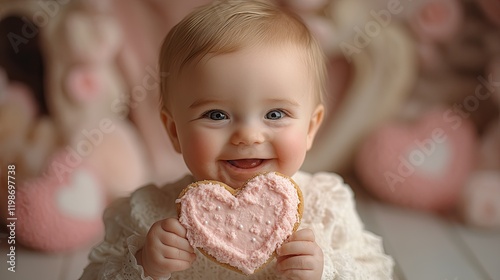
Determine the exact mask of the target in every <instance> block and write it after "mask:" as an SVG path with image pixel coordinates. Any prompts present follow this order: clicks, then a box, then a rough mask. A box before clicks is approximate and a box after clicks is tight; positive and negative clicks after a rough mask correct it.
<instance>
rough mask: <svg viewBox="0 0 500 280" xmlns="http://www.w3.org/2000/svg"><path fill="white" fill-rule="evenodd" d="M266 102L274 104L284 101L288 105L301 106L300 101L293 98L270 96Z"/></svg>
mask: <svg viewBox="0 0 500 280" xmlns="http://www.w3.org/2000/svg"><path fill="white" fill-rule="evenodd" d="M266 102H268V103H273V104H283V103H284V104H286V105H289V106H293V107H299V106H300V104H299V102H297V101H295V100H293V99H280V98H269V99H266Z"/></svg>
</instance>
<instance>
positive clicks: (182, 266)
mask: <svg viewBox="0 0 500 280" xmlns="http://www.w3.org/2000/svg"><path fill="white" fill-rule="evenodd" d="M163 267H164V268H165V269H166V270H167V271H171V272H175V271H183V270H186V269H188V268H190V267H191V262H188V261H184V260H173V259H168V260H167V261H166V262H165V264H164V265H163Z"/></svg>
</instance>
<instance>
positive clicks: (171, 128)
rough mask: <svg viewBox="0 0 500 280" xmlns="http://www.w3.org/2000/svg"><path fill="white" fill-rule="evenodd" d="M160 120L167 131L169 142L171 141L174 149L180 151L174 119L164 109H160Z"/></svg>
mask: <svg viewBox="0 0 500 280" xmlns="http://www.w3.org/2000/svg"><path fill="white" fill-rule="evenodd" d="M161 120H162V122H163V126H164V127H165V130H166V131H167V134H168V137H169V138H170V142H172V146H174V149H175V151H176V152H178V153H181V145H180V144H179V136H178V135H177V127H176V125H175V122H174V119H173V118H172V115H171V114H170V113H169V112H167V111H166V110H165V109H164V110H161Z"/></svg>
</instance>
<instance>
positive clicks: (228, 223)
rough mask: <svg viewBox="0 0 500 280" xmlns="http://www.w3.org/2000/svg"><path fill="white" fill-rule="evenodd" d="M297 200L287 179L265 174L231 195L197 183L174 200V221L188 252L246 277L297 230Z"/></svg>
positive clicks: (220, 185)
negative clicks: (180, 228)
mask: <svg viewBox="0 0 500 280" xmlns="http://www.w3.org/2000/svg"><path fill="white" fill-rule="evenodd" d="M301 201H302V195H301V192H300V189H299V188H298V186H297V185H296V184H295V183H294V182H293V180H292V179H290V178H288V177H286V176H284V175H281V174H278V173H275V172H271V173H265V174H260V175H257V176H255V177H254V178H252V179H250V180H249V181H248V182H247V183H246V185H245V186H244V187H243V188H241V189H239V190H234V189H232V188H231V187H229V186H227V185H225V184H224V183H220V182H216V181H199V182H196V183H193V184H191V185H189V186H188V187H187V188H186V189H185V190H184V191H183V192H182V193H181V195H180V196H179V199H178V200H177V203H179V204H178V212H179V221H180V223H181V224H182V225H183V226H184V227H185V228H186V230H187V239H188V240H189V242H190V244H191V246H193V247H196V248H199V249H200V251H201V252H202V253H204V254H205V255H207V256H208V257H209V258H210V259H212V260H216V261H217V262H219V263H221V264H223V265H225V266H229V267H230V268H235V269H236V270H238V271H240V272H242V273H244V274H252V273H254V272H255V270H256V269H258V268H260V267H262V266H263V265H264V264H266V263H267V262H269V261H270V260H271V259H272V257H273V253H274V252H275V250H276V249H277V248H278V247H280V246H281V244H282V243H283V241H285V240H286V239H287V238H288V237H289V236H290V235H291V234H292V233H293V232H294V231H295V230H296V229H297V227H298V225H299V223H300V218H301V214H302V207H303V206H302V202H301Z"/></svg>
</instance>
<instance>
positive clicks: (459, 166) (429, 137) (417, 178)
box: [355, 109, 476, 210]
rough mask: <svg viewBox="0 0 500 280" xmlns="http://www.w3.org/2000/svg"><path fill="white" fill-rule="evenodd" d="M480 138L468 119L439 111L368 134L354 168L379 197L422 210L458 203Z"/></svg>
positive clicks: (366, 186)
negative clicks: (414, 120) (412, 121)
mask: <svg viewBox="0 0 500 280" xmlns="http://www.w3.org/2000/svg"><path fill="white" fill-rule="evenodd" d="M475 149H476V136H475V131H474V127H473V125H472V124H471V122H470V121H468V120H467V119H466V118H462V117H461V116H459V115H456V114H454V113H453V112H452V110H451V109H450V110H436V111H433V112H430V113H427V114H426V115H424V116H423V117H422V118H421V119H420V120H419V121H418V122H417V123H415V124H414V125H408V124H402V123H388V124H387V125H385V126H383V127H381V128H379V129H378V130H377V131H375V132H374V133H373V134H371V135H369V136H368V137H367V138H366V139H365V141H364V143H363V144H362V145H361V148H360V149H359V153H358V154H357V156H356V159H355V168H356V172H357V174H358V176H359V179H360V180H361V182H362V183H363V185H364V187H365V188H366V189H368V190H369V191H370V192H371V193H373V194H374V195H375V196H377V197H378V198H380V199H382V200H384V201H388V202H391V203H394V204H398V205H402V206H408V207H412V208H416V209H422V210H446V209H450V208H451V207H454V206H455V205H456V204H457V202H458V199H459V196H460V193H461V190H462V188H463V184H464V182H465V180H466V179H467V178H468V176H469V174H470V172H471V171H472V168H473V166H474V163H475V157H476V152H475Z"/></svg>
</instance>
